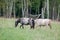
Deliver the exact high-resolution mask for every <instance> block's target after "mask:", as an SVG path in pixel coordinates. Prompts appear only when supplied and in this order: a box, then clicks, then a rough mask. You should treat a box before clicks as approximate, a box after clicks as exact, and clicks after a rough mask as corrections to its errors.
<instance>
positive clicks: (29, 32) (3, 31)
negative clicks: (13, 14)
mask: <svg viewBox="0 0 60 40" xmlns="http://www.w3.org/2000/svg"><path fill="white" fill-rule="evenodd" d="M14 25H15V19H13V18H11V19H8V18H0V40H60V22H56V21H52V29H50V28H49V27H46V26H44V27H36V28H35V29H30V26H29V25H28V26H26V25H24V29H22V28H20V27H19V26H20V24H19V25H18V27H17V28H15V26H14Z"/></svg>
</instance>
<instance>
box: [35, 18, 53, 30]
mask: <svg viewBox="0 0 60 40" xmlns="http://www.w3.org/2000/svg"><path fill="white" fill-rule="evenodd" d="M35 23H36V25H37V26H40V27H41V26H49V27H50V29H51V28H52V27H51V20H50V19H36V20H35Z"/></svg>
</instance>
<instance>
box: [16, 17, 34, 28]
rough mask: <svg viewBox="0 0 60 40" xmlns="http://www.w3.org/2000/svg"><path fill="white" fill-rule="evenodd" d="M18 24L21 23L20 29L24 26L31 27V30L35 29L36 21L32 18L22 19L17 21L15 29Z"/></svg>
mask: <svg viewBox="0 0 60 40" xmlns="http://www.w3.org/2000/svg"><path fill="white" fill-rule="evenodd" d="M18 23H21V25H20V28H21V27H22V28H24V26H23V25H30V27H31V28H34V20H33V19H32V18H20V19H17V20H16V21H15V27H17V25H18Z"/></svg>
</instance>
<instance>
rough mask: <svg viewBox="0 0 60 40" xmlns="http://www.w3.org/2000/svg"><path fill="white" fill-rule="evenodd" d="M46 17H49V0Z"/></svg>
mask: <svg viewBox="0 0 60 40" xmlns="http://www.w3.org/2000/svg"><path fill="white" fill-rule="evenodd" d="M47 18H48V19H49V0H47Z"/></svg>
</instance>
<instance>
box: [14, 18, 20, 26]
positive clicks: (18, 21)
mask: <svg viewBox="0 0 60 40" xmlns="http://www.w3.org/2000/svg"><path fill="white" fill-rule="evenodd" d="M18 23H20V19H17V20H16V21H15V27H17V25H18Z"/></svg>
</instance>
